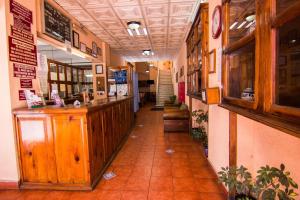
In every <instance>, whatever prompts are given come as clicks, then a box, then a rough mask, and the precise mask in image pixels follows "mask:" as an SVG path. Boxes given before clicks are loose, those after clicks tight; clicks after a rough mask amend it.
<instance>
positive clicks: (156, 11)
mask: <svg viewBox="0 0 300 200" xmlns="http://www.w3.org/2000/svg"><path fill="white" fill-rule="evenodd" d="M143 10H144V12H145V15H146V16H147V17H148V18H151V17H166V16H168V12H169V9H168V4H151V5H145V6H144V7H143Z"/></svg>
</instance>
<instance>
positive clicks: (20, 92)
mask: <svg viewBox="0 0 300 200" xmlns="http://www.w3.org/2000/svg"><path fill="white" fill-rule="evenodd" d="M30 91H31V92H32V93H33V94H35V90H30ZM19 100H20V101H24V100H26V96H25V91H24V90H19Z"/></svg>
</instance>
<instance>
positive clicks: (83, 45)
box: [80, 42, 86, 53]
mask: <svg viewBox="0 0 300 200" xmlns="http://www.w3.org/2000/svg"><path fill="white" fill-rule="evenodd" d="M80 51H82V52H83V53H86V44H84V43H82V42H80Z"/></svg>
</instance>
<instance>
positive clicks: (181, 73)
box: [180, 66, 184, 77]
mask: <svg viewBox="0 0 300 200" xmlns="http://www.w3.org/2000/svg"><path fill="white" fill-rule="evenodd" d="M183 68H184V66H182V67H181V68H180V77H182V76H183V75H184V73H183Z"/></svg>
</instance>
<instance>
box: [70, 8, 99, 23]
mask: <svg viewBox="0 0 300 200" xmlns="http://www.w3.org/2000/svg"><path fill="white" fill-rule="evenodd" d="M68 12H69V13H70V14H71V15H73V16H74V17H75V18H76V19H77V20H78V21H80V22H92V21H94V20H93V18H91V17H90V16H89V14H88V13H86V12H85V11H84V10H83V9H80V10H68Z"/></svg>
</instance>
